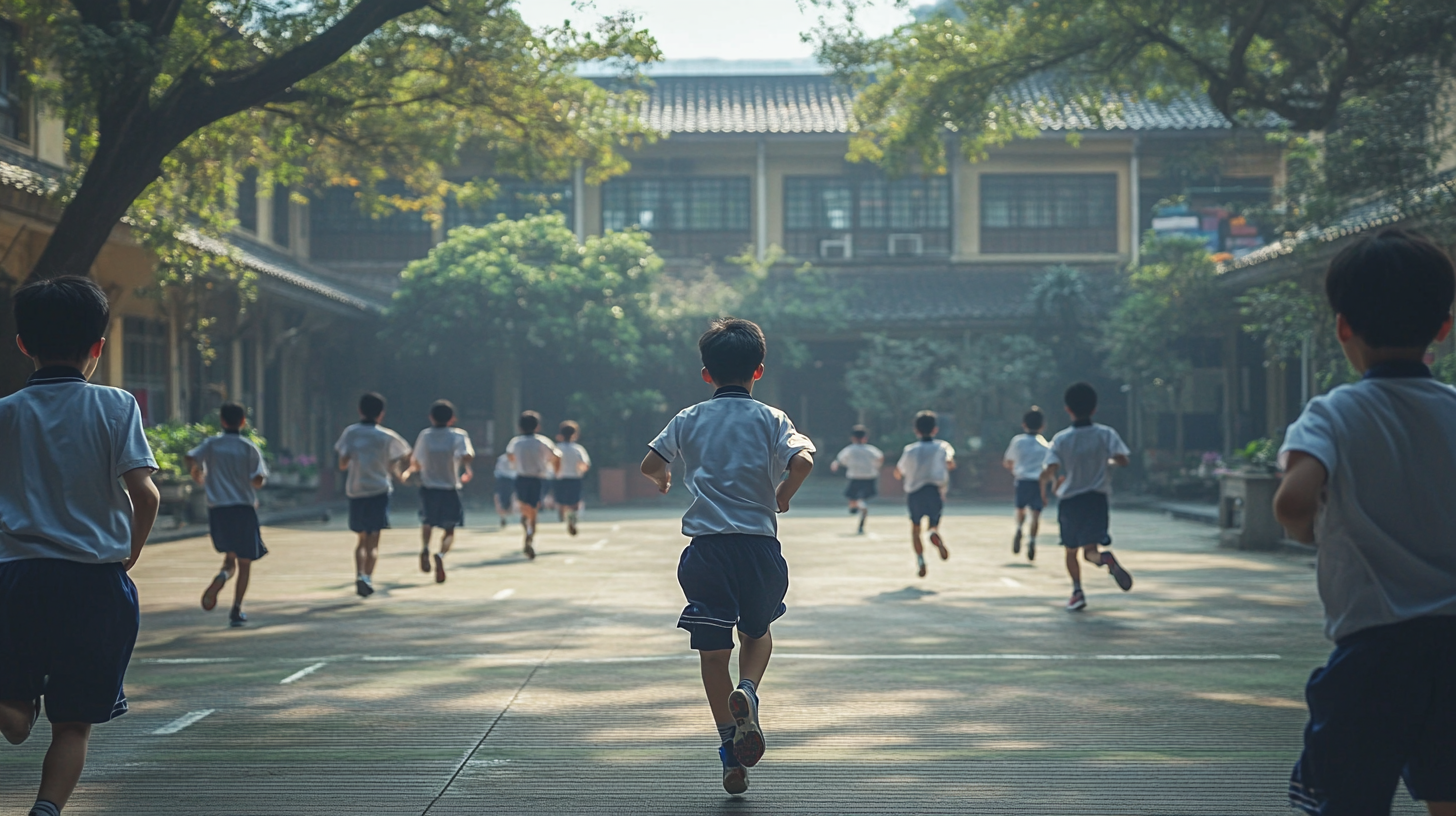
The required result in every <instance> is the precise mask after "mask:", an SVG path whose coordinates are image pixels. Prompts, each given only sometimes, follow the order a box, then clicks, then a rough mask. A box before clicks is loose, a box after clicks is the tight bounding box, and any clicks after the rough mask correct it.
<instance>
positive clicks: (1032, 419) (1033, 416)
mask: <svg viewBox="0 0 1456 816" xmlns="http://www.w3.org/2000/svg"><path fill="white" fill-rule="evenodd" d="M1021 424H1022V425H1025V426H1026V429H1027V430H1028V431H1039V430H1041V429H1042V426H1044V425H1046V415H1045V414H1043V413H1042V412H1041V409H1040V408H1038V407H1036V406H1035V405H1033V406H1031V410H1030V411H1027V412H1026V413H1024V414H1022V415H1021Z"/></svg>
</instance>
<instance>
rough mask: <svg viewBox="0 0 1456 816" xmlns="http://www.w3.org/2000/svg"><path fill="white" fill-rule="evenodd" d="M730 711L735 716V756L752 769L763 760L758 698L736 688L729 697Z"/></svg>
mask: <svg viewBox="0 0 1456 816" xmlns="http://www.w3.org/2000/svg"><path fill="white" fill-rule="evenodd" d="M728 711H729V713H731V714H732V715H733V724H734V725H735V726H737V728H736V729H735V730H734V732H733V756H734V757H735V758H736V759H737V760H738V763H739V764H740V765H742V766H744V767H745V768H752V767H753V766H754V765H757V764H758V761H759V760H760V759H763V751H764V747H765V746H764V741H763V731H762V730H760V729H759V727H758V696H757V695H755V694H749V693H748V691H747V690H746V689H741V688H736V689H733V693H732V694H730V695H728Z"/></svg>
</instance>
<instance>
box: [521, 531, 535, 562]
mask: <svg viewBox="0 0 1456 816" xmlns="http://www.w3.org/2000/svg"><path fill="white" fill-rule="evenodd" d="M535 538H536V535H535V533H526V547H525V549H524V550H523V552H525V553H526V558H527V559H529V560H531V561H535V560H536V548H535V547H532V546H531V542H532V541H533V540H534V539H535Z"/></svg>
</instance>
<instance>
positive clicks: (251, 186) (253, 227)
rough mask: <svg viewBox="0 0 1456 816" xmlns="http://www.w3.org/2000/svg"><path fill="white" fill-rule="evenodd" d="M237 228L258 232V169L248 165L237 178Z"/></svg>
mask: <svg viewBox="0 0 1456 816" xmlns="http://www.w3.org/2000/svg"><path fill="white" fill-rule="evenodd" d="M238 228H239V229H245V230H247V231H249V232H251V233H253V234H254V235H257V234H258V170H257V168H253V167H250V168H248V169H247V170H244V171H243V177H242V178H241V179H239V180H238Z"/></svg>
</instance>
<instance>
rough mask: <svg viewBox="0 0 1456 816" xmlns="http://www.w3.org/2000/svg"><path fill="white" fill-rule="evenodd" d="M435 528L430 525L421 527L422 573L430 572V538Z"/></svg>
mask: <svg viewBox="0 0 1456 816" xmlns="http://www.w3.org/2000/svg"><path fill="white" fill-rule="evenodd" d="M434 532H435V528H434V527H431V526H430V525H428V524H421V525H420V546H421V547H422V548H423V549H421V550H420V572H429V571H430V536H431V535H432V534H434Z"/></svg>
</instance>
